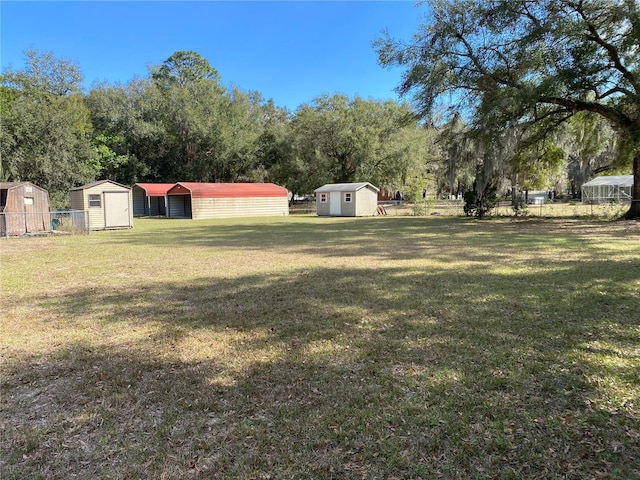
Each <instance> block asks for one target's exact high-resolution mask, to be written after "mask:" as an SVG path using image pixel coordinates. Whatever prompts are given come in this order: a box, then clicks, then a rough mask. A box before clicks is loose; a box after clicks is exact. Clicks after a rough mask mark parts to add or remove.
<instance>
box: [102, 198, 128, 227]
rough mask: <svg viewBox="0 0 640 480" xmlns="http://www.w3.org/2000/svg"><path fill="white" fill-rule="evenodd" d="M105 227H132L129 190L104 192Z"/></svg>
mask: <svg viewBox="0 0 640 480" xmlns="http://www.w3.org/2000/svg"><path fill="white" fill-rule="evenodd" d="M104 226H105V228H114V227H130V226H131V222H130V221H129V192H104Z"/></svg>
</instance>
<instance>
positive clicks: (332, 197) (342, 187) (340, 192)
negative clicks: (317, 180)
mask: <svg viewBox="0 0 640 480" xmlns="http://www.w3.org/2000/svg"><path fill="white" fill-rule="evenodd" d="M379 191H380V189H379V188H378V187H376V186H374V185H372V184H370V183H369V182H358V183H329V184H327V185H323V186H322V187H320V188H317V189H316V190H315V194H316V212H317V214H318V216H321V217H366V216H371V215H375V214H376V211H377V209H378V192H379Z"/></svg>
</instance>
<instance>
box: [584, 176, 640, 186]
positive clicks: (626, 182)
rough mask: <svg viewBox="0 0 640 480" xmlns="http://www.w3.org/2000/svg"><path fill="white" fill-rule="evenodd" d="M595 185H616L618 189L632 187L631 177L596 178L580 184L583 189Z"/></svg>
mask: <svg viewBox="0 0 640 480" xmlns="http://www.w3.org/2000/svg"><path fill="white" fill-rule="evenodd" d="M596 185H617V186H619V187H630V186H632V185H633V175H612V176H604V177H596V178H594V179H592V180H589V181H588V182H587V183H584V184H582V186H583V187H594V186H596Z"/></svg>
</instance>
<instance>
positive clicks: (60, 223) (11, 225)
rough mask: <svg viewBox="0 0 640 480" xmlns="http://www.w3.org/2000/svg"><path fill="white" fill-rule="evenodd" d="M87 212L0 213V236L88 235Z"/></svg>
mask: <svg viewBox="0 0 640 480" xmlns="http://www.w3.org/2000/svg"><path fill="white" fill-rule="evenodd" d="M88 234H89V212H87V211H86V210H64V211H63V210H59V211H52V212H0V236H3V237H9V236H41V235H42V236H45V235H88Z"/></svg>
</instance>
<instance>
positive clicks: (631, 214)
mask: <svg viewBox="0 0 640 480" xmlns="http://www.w3.org/2000/svg"><path fill="white" fill-rule="evenodd" d="M624 218H625V219H626V220H640V145H638V146H637V147H636V151H635V154H634V156H633V187H632V189H631V206H630V207H629V211H628V212H627V213H625V215H624Z"/></svg>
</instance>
